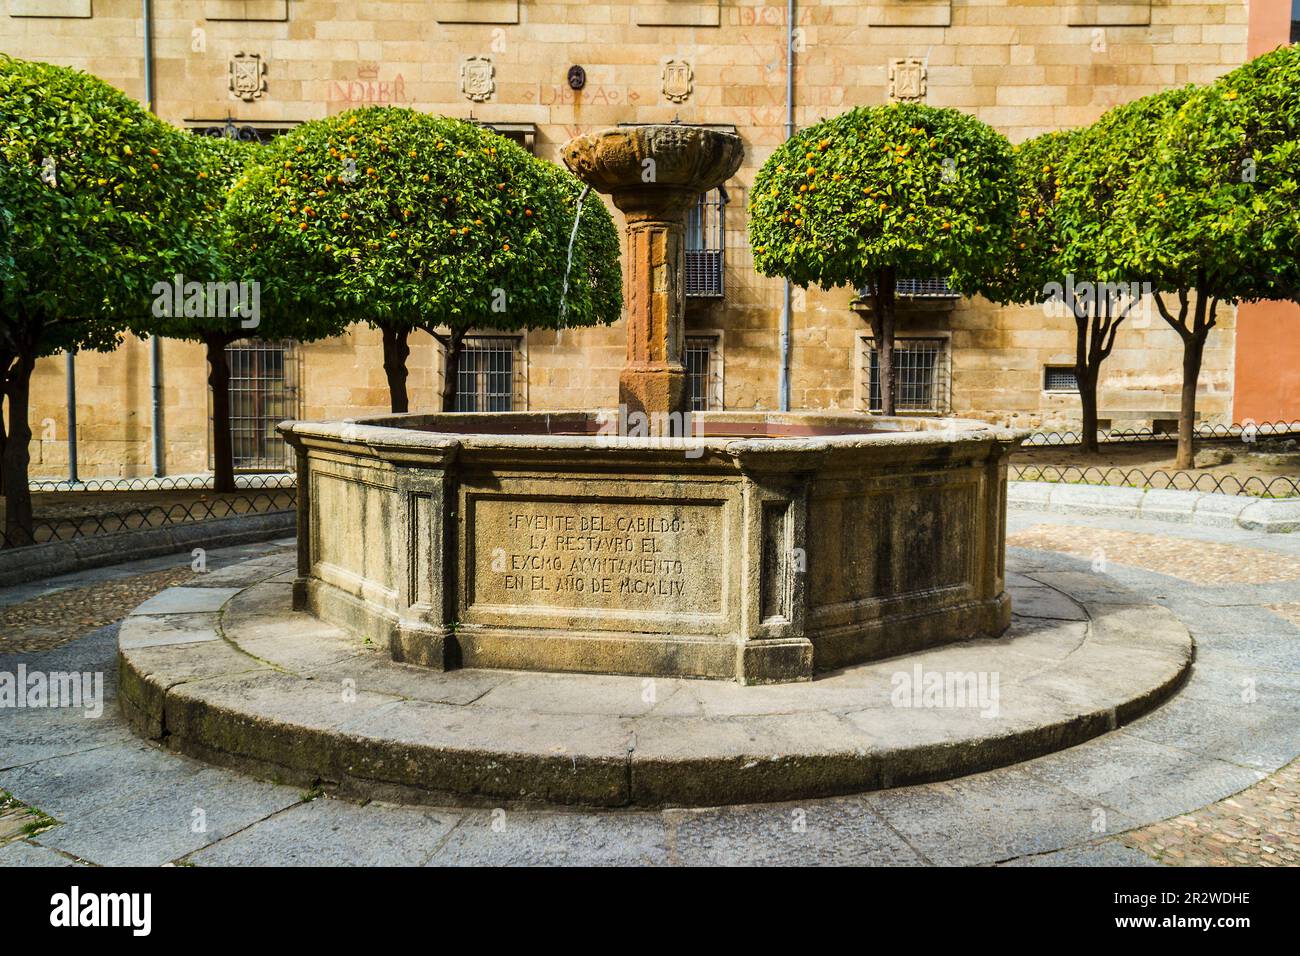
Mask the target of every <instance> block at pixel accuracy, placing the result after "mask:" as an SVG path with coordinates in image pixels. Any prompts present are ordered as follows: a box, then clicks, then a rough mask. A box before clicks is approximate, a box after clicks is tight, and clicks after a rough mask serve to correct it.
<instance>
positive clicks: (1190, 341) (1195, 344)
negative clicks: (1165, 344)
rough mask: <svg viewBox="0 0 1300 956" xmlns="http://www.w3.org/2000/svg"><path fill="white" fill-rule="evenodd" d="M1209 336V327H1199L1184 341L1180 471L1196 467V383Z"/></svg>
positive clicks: (1179, 411)
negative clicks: (1194, 436) (1194, 437)
mask: <svg viewBox="0 0 1300 956" xmlns="http://www.w3.org/2000/svg"><path fill="white" fill-rule="evenodd" d="M1209 334H1210V330H1209V328H1208V327H1204V328H1200V327H1198V328H1196V329H1195V330H1193V332H1192V334H1191V335H1189V336H1188V337H1187V338H1185V339H1183V394H1182V404H1181V405H1180V406H1179V408H1178V458H1177V460H1176V461H1175V463H1174V467H1175V468H1177V469H1179V470H1185V469H1189V468H1195V467H1196V446H1195V444H1194V442H1193V440H1192V438H1193V435H1194V434H1195V430H1196V383H1197V382H1198V381H1199V380H1200V377H1201V358H1202V356H1203V355H1204V354H1205V339H1206V337H1207V336H1208V335H1209Z"/></svg>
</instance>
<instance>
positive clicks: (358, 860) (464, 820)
mask: <svg viewBox="0 0 1300 956" xmlns="http://www.w3.org/2000/svg"><path fill="white" fill-rule="evenodd" d="M1009 529H1010V532H1011V542H1012V546H1013V548H1014V549H1015V550H1014V551H1013V556H1014V558H1015V563H1017V564H1019V565H1021V566H1032V567H1033V568H1035V569H1036V570H1042V571H1045V572H1046V573H1048V574H1059V575H1061V576H1063V577H1070V578H1072V579H1073V580H1075V581H1084V582H1086V575H1088V574H1092V573H1096V572H1095V571H1093V570H1092V568H1093V567H1094V564H1093V562H1094V558H1095V552H1097V551H1098V550H1100V551H1102V552H1103V558H1104V560H1103V564H1104V573H1106V574H1107V575H1109V576H1111V577H1113V578H1114V579H1115V580H1117V581H1119V582H1120V583H1121V584H1123V585H1124V586H1125V587H1128V588H1132V589H1134V590H1136V591H1139V592H1140V593H1141V594H1142V595H1143V597H1144V599H1146V600H1150V601H1154V602H1156V603H1160V604H1163V605H1164V606H1166V607H1168V608H1169V609H1170V611H1172V612H1173V613H1174V614H1176V615H1177V616H1178V617H1179V618H1181V619H1182V620H1183V621H1184V623H1185V624H1186V625H1187V626H1188V628H1189V630H1191V632H1192V634H1193V637H1194V638H1195V639H1196V640H1197V642H1198V659H1197V663H1196V666H1195V668H1194V673H1193V675H1192V677H1191V679H1190V680H1189V682H1188V684H1187V686H1186V687H1185V688H1184V689H1183V690H1182V691H1181V692H1180V693H1179V694H1178V695H1177V696H1176V697H1175V698H1174V699H1173V700H1171V701H1170V702H1168V703H1167V704H1165V705H1164V706H1162V707H1161V708H1159V709H1157V710H1156V711H1154V712H1153V713H1151V714H1149V715H1147V716H1146V717H1143V718H1141V719H1139V720H1137V721H1134V722H1133V723H1131V724H1127V725H1125V726H1124V727H1122V728H1120V729H1119V730H1118V731H1115V732H1112V733H1109V734H1105V735H1103V736H1101V737H1099V738H1096V739H1095V740H1091V741H1088V742H1087V743H1085V744H1082V745H1080V746H1077V747H1073V748H1070V749H1068V750H1065V751H1061V752H1059V753H1055V754H1050V755H1047V756H1045V757H1041V758H1038V759H1036V760H1031V761H1027V762H1025V763H1021V764H1017V765H1015V766H1012V767H1006V768H1002V769H1000V770H994V771H990V772H988V773H983V774H976V775H973V776H969V777H964V778H960V779H957V780H952V781H947V782H941V783H935V784H927V785H923V786H917V787H907V788H900V789H896V790H888V791H881V792H877V793H868V794H863V795H861V796H855V797H844V798H836V799H827V800H809V801H803V802H801V803H799V804H769V805H753V806H739V807H724V808H714V809H700V810H666V811H662V812H651V811H636V812H632V811H627V812H563V811H556V810H538V809H527V808H504V809H495V810H494V809H492V808H465V807H448V808H426V807H408V806H390V805H385V804H381V803H370V804H367V805H364V806H361V805H356V804H352V803H348V802H345V801H342V800H335V799H331V798H328V797H319V795H317V794H304V793H302V792H301V791H299V790H298V789H296V788H292V787H286V786H282V785H277V784H274V783H268V782H265V781H260V780H254V779H252V778H249V777H245V776H241V775H239V774H235V773H232V772H229V771H226V770H223V769H219V768H216V767H211V766H207V765H204V764H201V763H198V762H196V761H193V760H189V759H187V758H184V757H180V756H177V755H175V754H172V753H168V752H165V751H161V750H158V749H156V748H154V747H151V746H149V745H147V744H145V743H143V742H141V741H140V740H139V739H138V738H136V737H134V736H133V735H132V734H131V733H130V731H129V730H128V729H127V728H126V727H125V725H124V723H123V721H122V719H121V717H120V716H119V714H118V710H117V707H116V703H115V701H114V700H113V696H114V694H115V669H114V668H115V640H116V628H115V626H113V625H109V626H106V627H101V628H99V629H97V630H90V631H89V633H86V634H84V635H83V636H81V637H79V638H77V639H76V640H74V641H71V642H70V643H66V644H62V645H60V646H57V647H54V648H53V649H51V650H45V651H42V652H39V653H32V652H22V653H20V654H8V656H4V655H5V654H6V653H7V652H6V651H4V650H0V672H4V671H12V670H13V669H14V666H15V664H16V663H17V662H24V663H26V664H27V666H28V667H29V668H30V667H33V666H41V667H44V668H47V669H50V670H54V669H58V668H68V669H71V668H77V669H90V670H100V671H102V672H103V673H104V675H105V690H106V693H107V696H108V698H109V699H108V701H107V702H106V706H105V710H104V715H103V716H102V717H101V718H99V719H97V720H90V719H86V718H85V717H84V716H82V714H81V713H80V712H76V711H67V710H63V711H50V710H39V709H29V710H21V709H20V710H12V709H10V710H8V711H3V710H0V724H2V725H4V726H0V788H3V790H4V791H5V792H4V793H0V865H62V866H68V865H78V864H80V863H83V862H90V863H95V864H104V865H112V864H129V863H136V864H152V865H157V864H162V863H169V862H175V863H193V864H197V865H253V864H274V863H298V864H307V865H329V864H344V863H350V864H366V863H386V864H408V865H423V864H433V865H439V864H456V865H465V864H474V863H513V864H519V863H547V864H557V863H604V864H611V863H625V864H668V865H672V864H686V865H689V864H694V863H724V864H726V863H741V864H780V863H809V864H814V863H828V864H829V863H868V864H898V865H928V864H1003V865H1015V866H1041V865H1146V866H1157V865H1161V864H1165V865H1171V864H1172V865H1186V864H1220V865H1239V864H1250V865H1255V864H1259V865H1286V864H1295V863H1297V862H1300V826H1298V825H1297V819H1298V818H1297V807H1300V761H1297V760H1296V757H1297V754H1300V621H1297V620H1296V617H1295V614H1294V612H1295V609H1297V608H1300V535H1254V534H1250V533H1246V532H1241V531H1228V530H1224V531H1218V530H1211V529H1205V528H1195V527H1184V526H1161V525H1157V524H1156V523H1154V522H1142V521H1116V520H1107V519H1101V518H1086V517H1073V516H1071V517H1065V516H1056V515H1052V516H1045V515H1041V514H1026V513H1013V514H1012V515H1011V516H1010V521H1009ZM279 547H281V548H282V547H284V544H283V543H282V544H281V545H280V546H279ZM275 550H276V546H274V545H258V546H247V547H244V548H239V549H230V550H229V551H225V552H216V551H214V552H211V553H210V554H209V567H210V568H212V569H213V570H214V571H215V574H214V575H213V578H212V579H211V580H217V579H218V578H219V576H220V575H221V573H222V570H221V569H222V568H223V567H228V566H230V565H232V564H233V563H235V562H238V561H243V560H248V559H255V558H258V557H260V556H263V555H267V554H271V553H273V552H274V551H275ZM183 560H184V556H176V557H175V558H171V559H165V560H164V559H159V560H157V561H154V562H141V563H139V564H136V565H132V566H129V567H122V568H117V569H105V570H102V571H98V572H86V573H84V574H81V575H77V576H71V577H70V578H68V579H63V580H61V581H57V582H47V583H46V584H45V585H43V586H42V587H41V588H39V589H35V590H34V589H33V588H32V587H27V588H19V589H9V590H8V591H0V613H5V610H4V609H6V608H7V609H8V610H9V611H10V612H12V611H14V609H19V608H21V607H23V606H24V605H27V604H29V603H31V602H32V600H33V599H34V598H35V599H40V600H57V599H59V598H60V595H65V596H66V595H69V594H70V593H72V592H76V591H88V593H93V588H94V587H97V586H106V585H110V584H116V583H122V582H129V581H131V580H132V579H134V578H139V577H145V576H149V575H151V574H155V573H156V572H159V571H164V570H169V571H171V572H175V571H177V570H178V564H182V563H183ZM42 595H45V596H44V597H42ZM63 599H64V600H73V601H75V600H80V599H81V598H72V597H64V598H63ZM69 627H70V628H71V629H74V630H75V629H77V628H78V627H80V625H78V624H77V623H76V622H72V623H70V625H69ZM7 794H12V795H13V797H14V798H16V800H18V801H22V803H23V804H25V806H23V805H20V804H17V803H13V802H10V803H6V802H5V801H6V800H8V799H9V798H8V797H7Z"/></svg>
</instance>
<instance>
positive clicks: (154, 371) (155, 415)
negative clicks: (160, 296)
mask: <svg viewBox="0 0 1300 956" xmlns="http://www.w3.org/2000/svg"><path fill="white" fill-rule="evenodd" d="M140 12H141V17H142V19H143V21H144V108H145V109H147V110H149V111H150V112H151V113H152V112H153V106H154V74H153V0H141V9H140ZM149 394H150V396H151V400H152V403H153V407H152V410H151V422H152V432H153V476H154V477H155V478H161V477H162V476H163V472H164V470H165V462H164V456H163V405H162V340H161V339H160V338H158V336H156V335H153V336H150V337H149Z"/></svg>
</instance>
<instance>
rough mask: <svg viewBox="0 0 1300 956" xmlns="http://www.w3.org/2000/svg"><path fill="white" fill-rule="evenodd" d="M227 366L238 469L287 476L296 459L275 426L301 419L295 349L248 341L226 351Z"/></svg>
mask: <svg viewBox="0 0 1300 956" xmlns="http://www.w3.org/2000/svg"><path fill="white" fill-rule="evenodd" d="M226 361H227V362H229V364H230V443H231V446H232V450H233V452H234V458H235V468H237V469H240V470H242V471H288V470H289V468H290V466H291V465H292V455H290V454H289V450H288V448H287V446H286V445H285V443H284V439H283V438H281V437H280V433H279V432H277V431H276V430H275V426H276V425H277V424H279V423H280V422H282V421H284V420H285V419H286V418H299V417H300V409H299V405H298V346H297V343H295V342H292V341H281V342H259V341H256V340H253V339H244V340H241V341H239V342H233V343H231V344H230V345H228V346H226Z"/></svg>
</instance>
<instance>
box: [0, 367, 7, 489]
mask: <svg viewBox="0 0 1300 956" xmlns="http://www.w3.org/2000/svg"><path fill="white" fill-rule="evenodd" d="M6 434H7V432H6V431H5V393H4V389H3V388H0V461H4V457H5V435H6ZM4 493H5V473H4V469H3V468H0V495H3V494H4Z"/></svg>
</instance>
